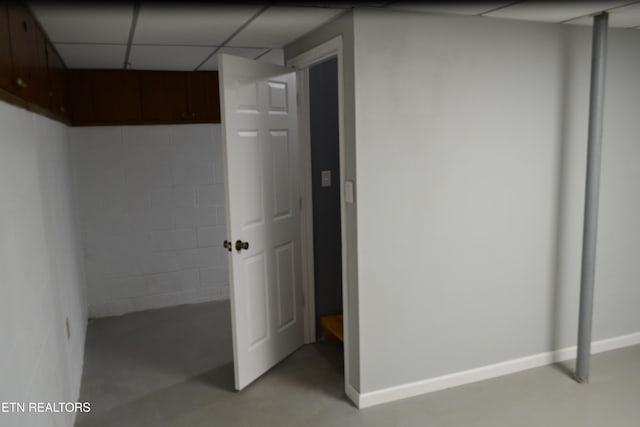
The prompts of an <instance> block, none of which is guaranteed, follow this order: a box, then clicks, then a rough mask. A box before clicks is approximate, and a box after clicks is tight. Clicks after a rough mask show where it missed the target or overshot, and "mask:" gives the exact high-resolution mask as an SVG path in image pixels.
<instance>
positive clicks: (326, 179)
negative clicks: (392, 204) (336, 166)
mask: <svg viewBox="0 0 640 427" xmlns="http://www.w3.org/2000/svg"><path fill="white" fill-rule="evenodd" d="M321 176H322V184H321V185H322V186H323V187H331V171H322V173H321Z"/></svg>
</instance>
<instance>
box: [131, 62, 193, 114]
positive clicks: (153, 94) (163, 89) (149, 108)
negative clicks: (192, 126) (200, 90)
mask: <svg viewBox="0 0 640 427" xmlns="http://www.w3.org/2000/svg"><path fill="white" fill-rule="evenodd" d="M140 86H141V94H142V119H143V120H148V121H167V120H169V121H178V122H179V121H186V120H187V100H186V96H185V93H186V87H185V76H184V73H182V72H175V71H143V72H140Z"/></svg>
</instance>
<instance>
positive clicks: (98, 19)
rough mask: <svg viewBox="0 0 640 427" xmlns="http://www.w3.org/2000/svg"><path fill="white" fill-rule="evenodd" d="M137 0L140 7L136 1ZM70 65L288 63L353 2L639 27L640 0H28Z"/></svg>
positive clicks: (360, 5)
mask: <svg viewBox="0 0 640 427" xmlns="http://www.w3.org/2000/svg"><path fill="white" fill-rule="evenodd" d="M136 5H139V7H136ZM29 6H30V7H31V9H32V11H33V12H34V15H35V16H36V18H37V19H38V21H39V22H40V24H41V25H42V27H43V28H44V30H45V32H46V33H47V35H48V36H49V38H50V39H51V41H52V42H53V43H54V45H55V46H56V48H57V49H58V52H59V53H60V55H61V56H62V59H63V60H64V62H65V64H66V65H67V66H68V67H69V68H104V69H118V68H120V69H121V68H124V67H125V62H127V67H126V68H130V69H140V70H216V69H217V67H218V64H217V56H218V54H219V53H230V54H233V55H238V56H243V57H247V58H254V59H258V58H259V59H261V60H265V61H269V62H274V63H282V61H283V52H282V48H283V47H284V46H286V45H287V44H289V43H291V42H293V41H294V40H296V39H298V38H299V37H301V36H303V35H304V34H307V33H309V32H311V31H313V30H315V29H316V28H318V27H320V26H322V25H323V24H325V23H327V22H329V21H331V20H333V19H335V18H337V17H338V16H340V15H341V14H343V13H346V12H347V11H348V10H350V9H352V8H354V7H355V8H377V9H380V8H387V9H390V10H398V11H405V12H412V13H434V14H454V15H479V16H488V17H492V18H504V19H516V20H525V21H536V22H550V23H564V24H575V25H591V24H592V18H591V17H592V16H593V15H595V14H597V13H600V12H602V11H605V10H606V11H609V13H610V16H609V25H610V26H611V27H616V28H637V29H640V0H635V1H634V0H626V1H625V0H600V1H588V0H581V1H570V0H568V1H563V0H560V1H535V0H523V1H504V0H503V1H475V2H471V1H468V2H465V1H459V0H458V1H442V0H441V1H423V2H402V1H380V2H375V1H371V2H362V3H355V4H352V3H346V2H344V3H343V2H334V3H329V4H326V3H306V2H299V3H296V2H277V3H276V4H273V3H269V5H267V4H266V3H262V4H260V3H256V4H253V5H249V4H243V3H241V5H240V6H232V5H231V4H227V5H224V4H207V3H193V4H189V3H182V4H181V3H179V2H175V3H163V2H160V3H158V4H153V3H149V2H142V3H140V2H139V1H138V2H134V1H133V0H132V1H130V2H115V3H112V4H109V3H95V4H91V3H89V4H82V3H80V2H76V3H74V2H70V3H59V4H56V3H55V2H46V3H45V2H40V1H37V0H36V1H32V2H29Z"/></svg>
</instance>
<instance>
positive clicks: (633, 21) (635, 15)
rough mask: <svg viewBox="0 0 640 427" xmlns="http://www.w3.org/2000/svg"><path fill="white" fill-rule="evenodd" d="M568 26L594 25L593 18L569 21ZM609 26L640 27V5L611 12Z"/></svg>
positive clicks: (586, 17)
mask: <svg viewBox="0 0 640 427" xmlns="http://www.w3.org/2000/svg"><path fill="white" fill-rule="evenodd" d="M567 24H576V25H592V24H593V17H592V16H584V17H582V18H578V19H574V20H571V21H568V22H567ZM609 26H610V27H612V28H634V27H638V26H640V3H635V4H632V5H629V6H623V7H619V8H617V9H613V10H612V11H610V12H609Z"/></svg>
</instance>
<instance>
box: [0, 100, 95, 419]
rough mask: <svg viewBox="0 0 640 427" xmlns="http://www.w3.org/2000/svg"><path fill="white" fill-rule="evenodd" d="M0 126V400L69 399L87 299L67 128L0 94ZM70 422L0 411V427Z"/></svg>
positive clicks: (76, 381) (77, 373) (79, 361)
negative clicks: (5, 101) (15, 104)
mask: <svg viewBox="0 0 640 427" xmlns="http://www.w3.org/2000/svg"><path fill="white" fill-rule="evenodd" d="M0 130H1V131H0V200H1V202H0V342H1V343H2V344H1V346H0V402H20V403H25V402H74V401H76V400H77V399H78V397H79V392H80V378H81V375H82V366H83V357H84V341H85V332H86V326H87V306H86V295H85V287H84V272H83V265H84V262H83V260H82V250H81V240H80V238H79V233H78V232H77V221H76V218H77V216H76V209H75V202H74V200H75V198H74V194H73V192H72V191H71V189H72V188H73V185H72V180H71V173H70V166H69V165H70V163H69V135H68V128H67V127H66V126H65V125H63V124H61V123H58V122H55V121H52V120H49V119H47V118H45V117H42V116H39V115H36V114H33V113H31V112H28V111H25V110H22V109H19V108H15V107H13V106H11V105H8V104H6V103H4V102H0ZM67 322H68V324H69V330H68V333H67V326H66V325H67ZM73 423H74V414H72V413H64V412H63V413H48V414H41V413H28V412H27V413H20V412H13V413H12V412H9V413H6V412H5V413H0V426H2V427H13V426H36V425H38V426H54V425H55V426H72V425H73Z"/></svg>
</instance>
